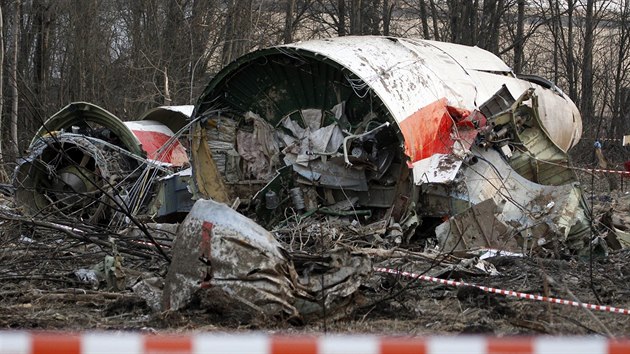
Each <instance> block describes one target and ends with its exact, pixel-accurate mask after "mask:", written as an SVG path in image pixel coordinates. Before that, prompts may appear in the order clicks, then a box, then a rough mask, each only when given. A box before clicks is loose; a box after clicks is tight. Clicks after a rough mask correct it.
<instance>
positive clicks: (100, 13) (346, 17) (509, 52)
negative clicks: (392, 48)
mask: <svg viewBox="0 0 630 354" xmlns="http://www.w3.org/2000/svg"><path fill="white" fill-rule="evenodd" d="M0 10H1V16H0V21H1V22H0V69H1V70H0V92H2V95H1V96H0V113H1V117H0V133H1V137H2V139H1V140H2V141H1V146H0V148H1V151H0V157H1V158H2V162H3V163H4V166H5V167H6V168H7V170H9V171H10V170H12V166H13V163H14V161H15V160H16V158H17V157H19V156H20V155H21V154H22V153H23V150H24V149H26V148H27V146H28V142H29V141H30V139H31V137H32V136H33V133H34V132H35V131H36V130H37V129H38V128H39V126H40V125H41V124H42V123H43V121H45V120H46V119H47V118H48V117H50V116H51V115H52V114H54V113H55V112H57V111H58V110H59V109H61V108H62V107H64V106H65V105H67V104H68V103H70V102H73V101H87V102H92V103H95V104H97V105H99V106H102V107H104V108H105V109H107V110H109V111H110V112H112V113H114V114H115V115H117V116H118V117H120V118H121V119H123V120H133V119H135V118H137V117H138V116H139V115H140V114H141V113H142V112H145V111H146V110H148V109H150V108H154V107H156V106H159V105H169V104H172V105H180V104H194V103H195V100H196V99H197V97H198V96H199V94H200V92H201V91H202V90H203V88H204V87H205V85H206V84H207V83H208V81H209V79H210V78H211V77H212V75H213V74H215V73H217V72H218V71H219V70H220V69H221V68H222V67H223V66H224V65H225V64H227V63H229V62H230V61H232V60H234V59H236V58H237V57H239V56H240V55H242V54H245V53H247V52H249V51H252V50H255V49H259V48H264V47H268V46H272V45H277V44H281V43H290V42H294V41H299V40H308V39H314V38H326V37H334V36H345V35H385V36H401V37H413V38H424V39H432V40H439V41H448V42H454V43H461V44H466V45H476V46H479V47H481V48H483V49H486V50H489V51H491V52H493V53H495V54H496V55H498V56H499V57H501V58H502V59H503V60H504V61H505V62H506V63H508V65H510V66H512V68H513V69H514V71H515V72H517V73H528V74H536V75H540V76H542V77H545V78H547V79H549V80H551V81H553V82H555V83H557V85H558V86H560V87H561V88H562V90H564V91H565V92H566V93H567V94H568V95H569V96H570V97H571V98H572V99H573V100H574V101H575V102H576V104H577V105H578V107H579V108H580V111H581V112H582V116H583V124H584V135H583V141H582V143H581V144H582V145H583V149H582V150H579V149H578V151H586V150H587V149H590V150H592V145H593V141H594V140H595V139H597V138H609V139H610V138H612V139H616V138H621V137H622V136H623V135H626V134H628V133H630V118H629V117H628V115H629V112H628V109H627V107H628V106H629V105H630V70H629V68H630V0H458V1H457V0H133V1H128V0H0ZM605 151H606V152H607V154H608V155H609V156H618V157H619V158H613V160H617V161H623V160H625V158H626V157H627V156H628V151H624V150H623V148H621V144H618V143H617V144H605ZM574 155H575V156H576V157H577V158H578V159H580V158H581V159H583V160H584V161H590V156H591V154H584V153H577V154H574ZM624 155H625V157H624ZM610 167H612V168H615V164H614V163H613V165H612V166H610Z"/></svg>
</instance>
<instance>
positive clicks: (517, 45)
mask: <svg viewBox="0 0 630 354" xmlns="http://www.w3.org/2000/svg"><path fill="white" fill-rule="evenodd" d="M517 12H518V15H517V20H516V37H515V38H514V72H516V73H520V72H522V71H523V46H524V44H525V43H524V42H525V38H523V32H524V27H525V0H518V10H517Z"/></svg>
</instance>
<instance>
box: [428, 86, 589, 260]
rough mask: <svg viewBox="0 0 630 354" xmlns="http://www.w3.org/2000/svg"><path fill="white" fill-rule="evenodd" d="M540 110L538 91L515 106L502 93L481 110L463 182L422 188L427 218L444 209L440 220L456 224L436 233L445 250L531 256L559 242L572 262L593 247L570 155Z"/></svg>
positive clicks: (461, 176) (529, 92)
mask: <svg viewBox="0 0 630 354" xmlns="http://www.w3.org/2000/svg"><path fill="white" fill-rule="evenodd" d="M539 104H540V103H539V101H538V97H537V95H536V94H535V90H534V89H529V90H527V91H525V92H524V93H523V94H521V95H520V96H519V97H518V98H517V99H514V98H513V97H511V95H510V94H509V92H508V91H507V90H505V87H504V88H502V89H501V90H499V91H498V92H497V93H496V94H495V95H493V97H492V98H491V99H490V100H489V101H488V102H486V103H484V104H483V105H482V107H481V108H480V109H481V111H482V112H485V113H486V114H487V115H488V116H489V117H488V119H487V123H488V124H487V125H486V126H484V127H482V128H481V129H480V130H479V136H478V138H477V142H476V144H475V146H473V147H472V148H471V156H472V157H471V159H470V160H469V161H468V163H467V166H466V167H465V168H462V170H461V171H460V174H459V176H458V178H457V179H455V180H453V181H452V183H450V185H448V186H444V185H431V184H428V185H425V186H424V195H423V198H424V200H426V201H427V205H429V206H430V208H429V209H427V210H426V212H427V213H428V214H432V215H433V216H437V215H440V211H439V209H440V208H442V210H441V215H445V216H451V217H450V219H449V220H448V221H447V222H445V223H443V224H442V225H440V226H439V227H438V228H437V229H436V235H437V238H438V241H439V242H440V245H441V247H442V248H443V249H444V250H446V251H451V250H462V249H477V248H488V247H491V248H498V249H503V250H508V251H516V252H518V251H521V252H523V253H528V252H531V251H532V250H534V249H536V250H537V249H538V248H539V247H541V246H546V245H548V244H554V243H558V242H560V243H561V244H562V245H564V246H563V247H556V250H560V251H562V252H563V253H568V254H575V253H578V252H580V251H582V250H583V249H584V247H585V246H586V245H588V237H589V236H590V226H589V225H590V223H589V219H588V214H587V213H586V210H587V208H586V205H585V203H584V200H583V197H582V192H581V190H580V188H579V186H578V185H577V183H576V181H577V178H576V176H575V173H574V172H573V170H571V169H570V168H569V167H568V164H569V161H568V156H567V154H566V153H565V152H564V151H563V150H562V149H560V148H559V147H558V146H557V145H555V144H554V143H553V141H552V140H551V139H550V138H549V134H548V132H547V131H545V129H544V127H543V125H542V123H541V120H540V118H539V115H538V112H539V110H537V107H538V105H539ZM449 197H450V198H449ZM480 220H483V221H480ZM488 225H492V227H490V228H489V227H488Z"/></svg>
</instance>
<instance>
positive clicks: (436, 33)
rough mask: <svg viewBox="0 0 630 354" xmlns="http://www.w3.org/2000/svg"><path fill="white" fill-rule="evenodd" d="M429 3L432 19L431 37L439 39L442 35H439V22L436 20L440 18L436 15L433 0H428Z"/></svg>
mask: <svg viewBox="0 0 630 354" xmlns="http://www.w3.org/2000/svg"><path fill="white" fill-rule="evenodd" d="M429 1H430V4H431V18H432V19H433V20H432V22H433V39H434V40H436V41H439V40H440V38H442V36H440V31H439V28H440V26H439V24H438V21H439V20H440V18H439V16H438V12H437V7H436V6H435V0H429Z"/></svg>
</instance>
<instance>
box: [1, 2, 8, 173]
mask: <svg viewBox="0 0 630 354" xmlns="http://www.w3.org/2000/svg"><path fill="white" fill-rule="evenodd" d="M2 16H3V15H2V5H1V4H0V164H2V166H5V160H4V154H3V150H2V140H3V139H2V127H3V124H2V123H3V121H4V114H3V113H4V90H3V89H4V85H3V84H4V22H3V20H2ZM0 173H2V177H3V179H4V181H3V182H8V181H7V180H6V179H5V178H4V177H6V171H5V169H4V168H1V169H0Z"/></svg>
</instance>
